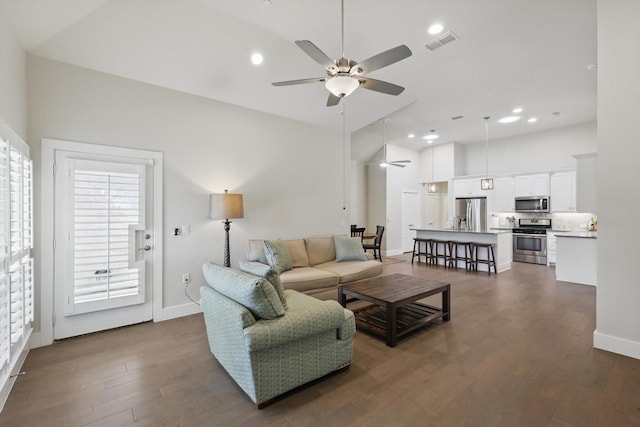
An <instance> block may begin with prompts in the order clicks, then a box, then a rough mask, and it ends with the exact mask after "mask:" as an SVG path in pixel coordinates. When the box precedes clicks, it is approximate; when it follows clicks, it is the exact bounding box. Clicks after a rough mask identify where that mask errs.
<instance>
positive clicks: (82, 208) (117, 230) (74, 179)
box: [66, 160, 144, 314]
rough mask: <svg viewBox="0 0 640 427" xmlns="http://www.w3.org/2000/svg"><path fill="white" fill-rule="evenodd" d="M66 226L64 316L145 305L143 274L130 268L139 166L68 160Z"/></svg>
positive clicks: (139, 210)
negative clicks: (69, 253) (69, 284)
mask: <svg viewBox="0 0 640 427" xmlns="http://www.w3.org/2000/svg"><path fill="white" fill-rule="evenodd" d="M69 163H70V166H71V169H70V171H69V174H70V177H71V179H70V180H69V185H70V186H71V187H72V188H69V197H70V198H72V200H73V201H72V203H71V206H72V207H73V215H71V216H70V220H71V221H72V222H73V223H72V224H70V225H69V228H68V229H69V230H71V235H70V243H71V247H72V248H73V257H72V259H70V260H69V264H68V266H67V268H70V269H72V270H73V271H72V272H70V273H71V274H69V277H72V278H73V289H72V290H71V292H69V293H68V303H67V310H66V313H67V314H80V313H87V312H91V311H96V310H103V309H107V308H113V307H119V306H125V305H130V304H138V303H141V302H143V301H144V276H143V275H144V269H143V268H137V267H135V266H134V265H131V263H130V260H131V258H132V255H133V254H132V251H134V252H135V248H133V247H132V243H133V242H132V235H131V230H133V229H137V228H139V225H140V224H141V223H143V219H142V218H141V214H142V212H143V209H142V207H143V206H142V204H143V203H144V194H143V188H144V184H143V176H144V174H143V173H142V172H141V170H142V169H141V168H142V167H141V166H137V165H123V164H117V163H111V162H100V161H91V160H71V161H70V162H69Z"/></svg>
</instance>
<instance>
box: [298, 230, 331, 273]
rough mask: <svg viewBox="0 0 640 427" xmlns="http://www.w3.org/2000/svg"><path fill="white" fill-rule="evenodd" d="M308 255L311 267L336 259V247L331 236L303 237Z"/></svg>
mask: <svg viewBox="0 0 640 427" xmlns="http://www.w3.org/2000/svg"><path fill="white" fill-rule="evenodd" d="M304 243H305V245H306V246H307V255H308V256H309V266H311V267H313V266H314V265H317V264H322V263H324V262H328V261H334V260H335V259H336V249H335V246H334V244H333V238H332V237H331V236H321V237H307V238H306V239H304Z"/></svg>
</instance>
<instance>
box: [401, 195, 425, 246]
mask: <svg viewBox="0 0 640 427" xmlns="http://www.w3.org/2000/svg"><path fill="white" fill-rule="evenodd" d="M420 226H421V224H420V194H418V193H414V192H410V191H404V192H403V193H402V236H401V240H402V241H401V244H402V251H403V252H411V251H413V238H414V237H415V236H416V232H415V231H412V230H411V229H412V228H419V227H420Z"/></svg>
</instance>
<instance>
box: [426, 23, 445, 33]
mask: <svg viewBox="0 0 640 427" xmlns="http://www.w3.org/2000/svg"><path fill="white" fill-rule="evenodd" d="M442 30H444V27H443V26H442V24H439V23H436V24H433V25H432V26H430V27H429V29H428V30H427V31H428V32H429V34H431V35H434V34H440V33H441V32H442Z"/></svg>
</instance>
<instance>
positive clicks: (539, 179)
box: [515, 173, 549, 197]
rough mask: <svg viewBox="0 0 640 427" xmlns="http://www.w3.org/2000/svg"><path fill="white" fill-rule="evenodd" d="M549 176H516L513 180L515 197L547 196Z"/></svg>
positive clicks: (541, 174)
mask: <svg viewBox="0 0 640 427" xmlns="http://www.w3.org/2000/svg"><path fill="white" fill-rule="evenodd" d="M548 195H549V174H548V173H539V174H533V175H517V176H516V178H515V197H524V196H548Z"/></svg>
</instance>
